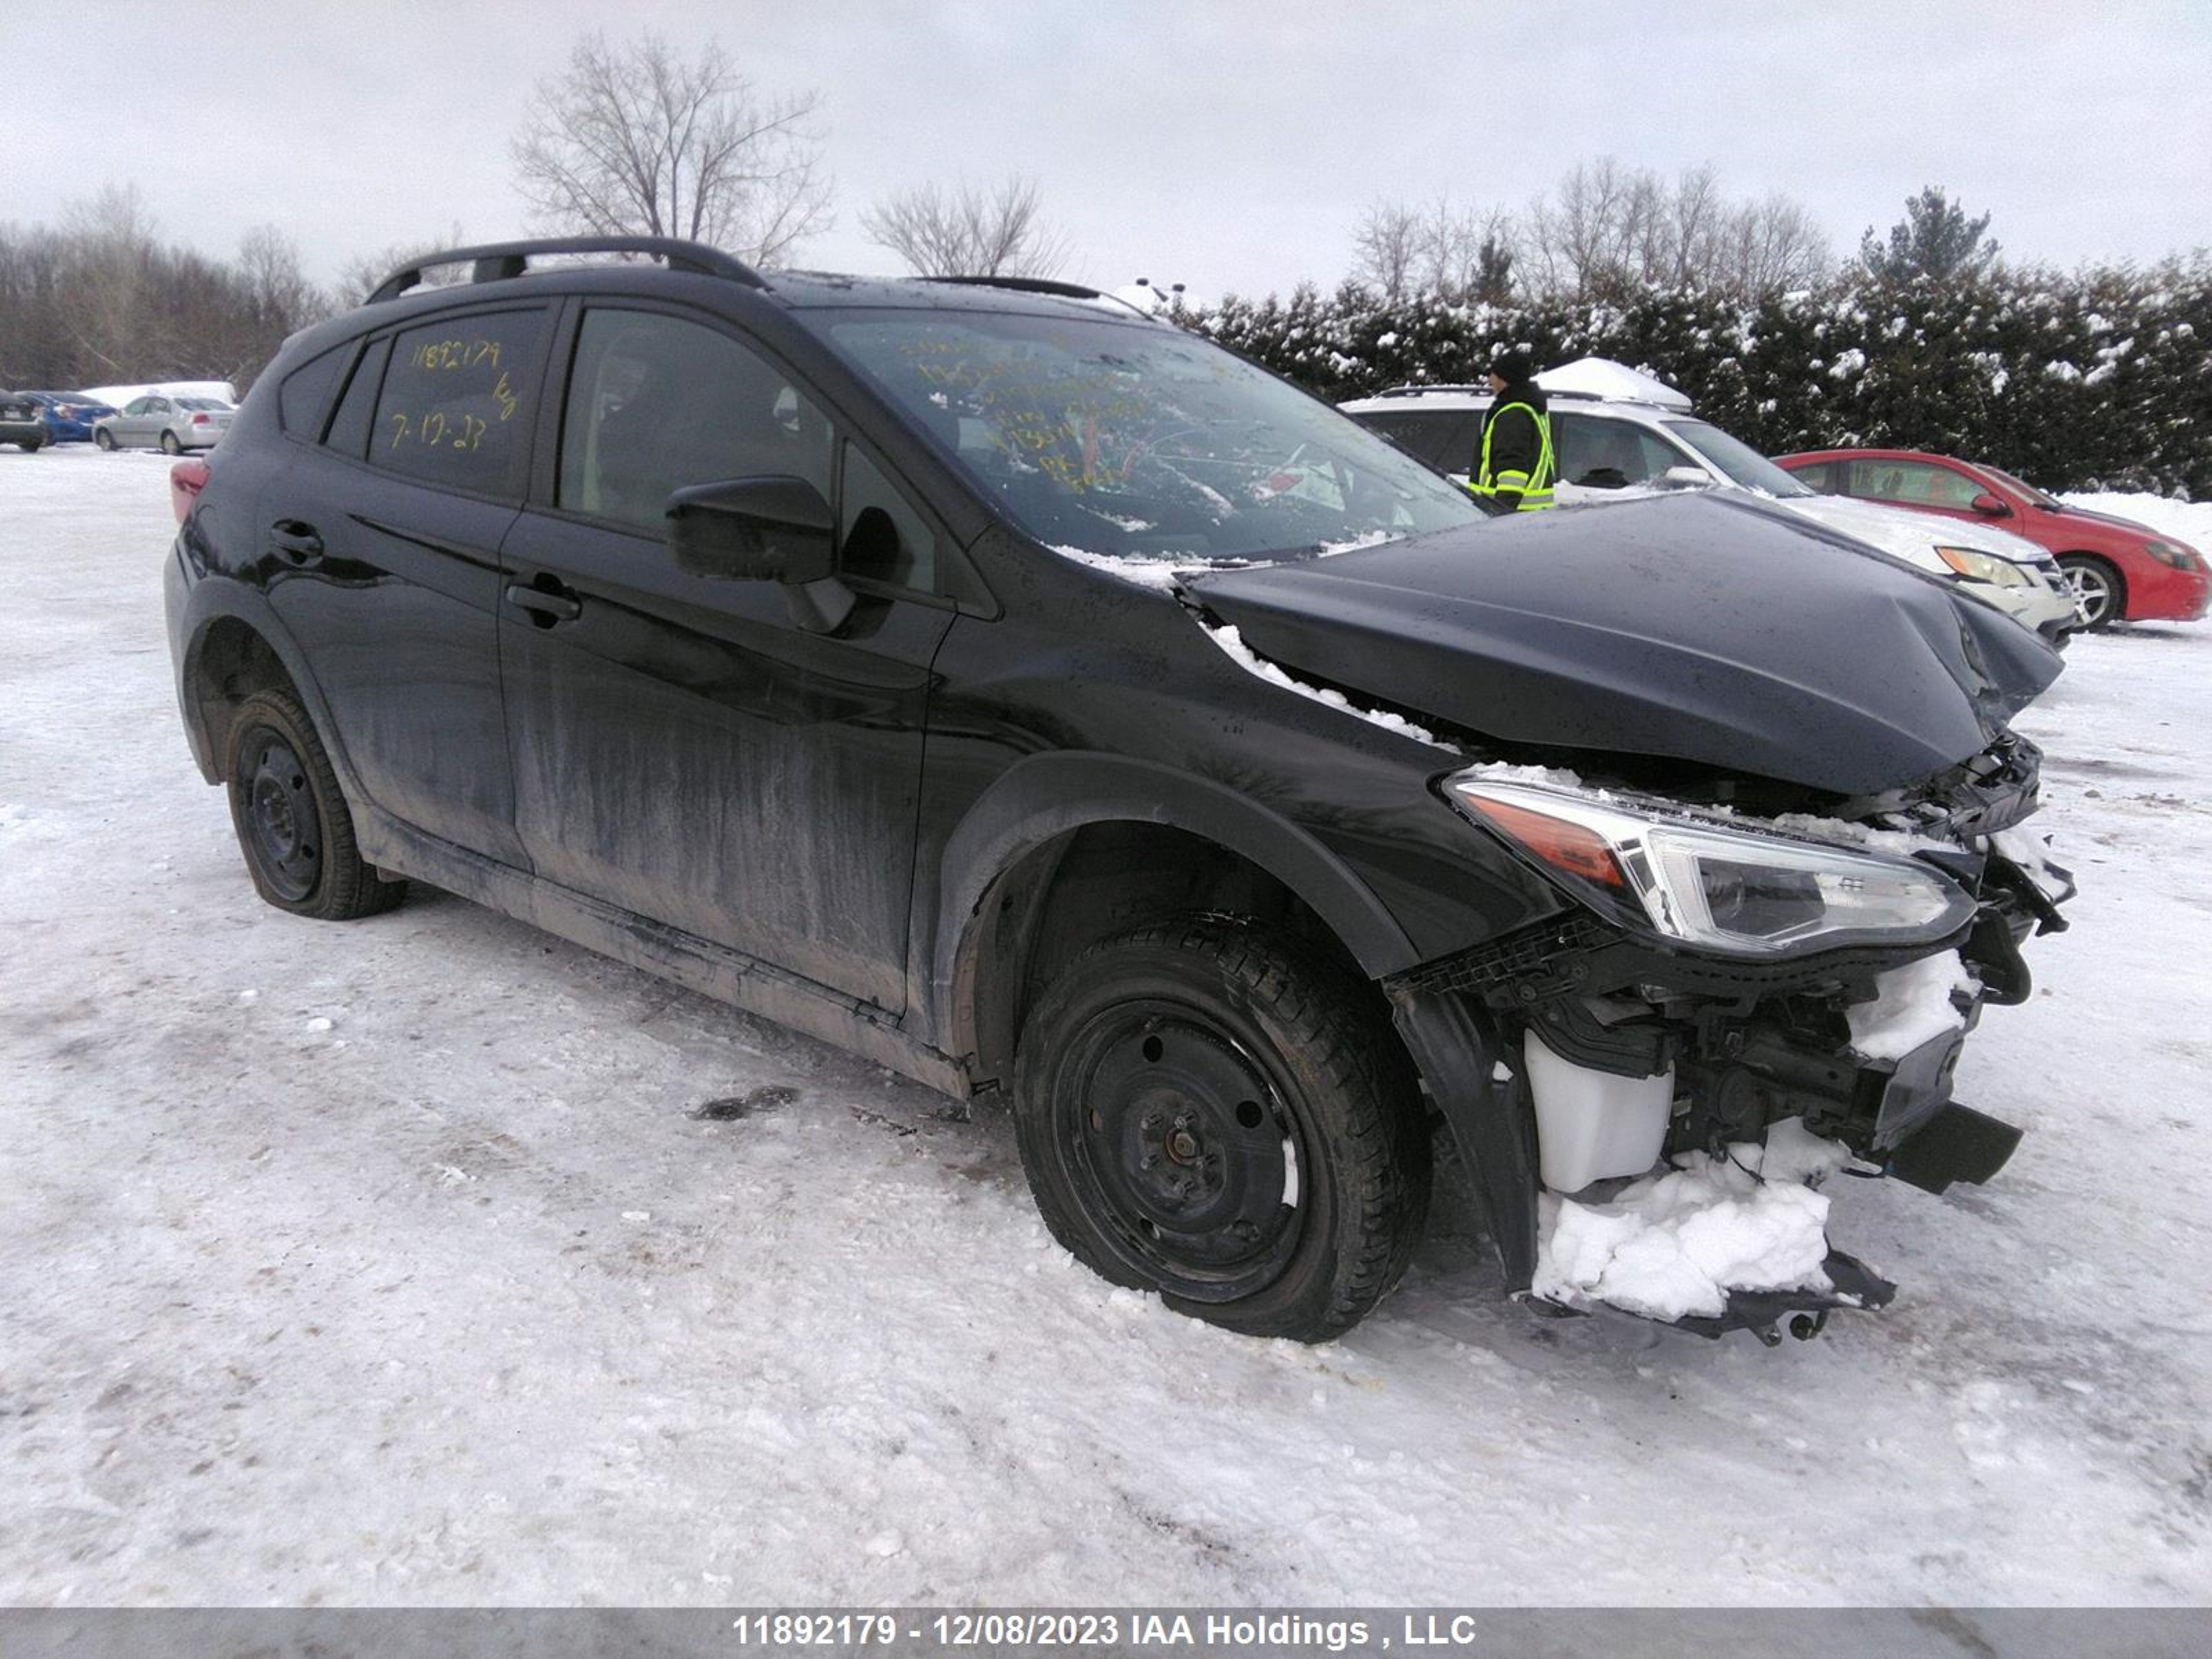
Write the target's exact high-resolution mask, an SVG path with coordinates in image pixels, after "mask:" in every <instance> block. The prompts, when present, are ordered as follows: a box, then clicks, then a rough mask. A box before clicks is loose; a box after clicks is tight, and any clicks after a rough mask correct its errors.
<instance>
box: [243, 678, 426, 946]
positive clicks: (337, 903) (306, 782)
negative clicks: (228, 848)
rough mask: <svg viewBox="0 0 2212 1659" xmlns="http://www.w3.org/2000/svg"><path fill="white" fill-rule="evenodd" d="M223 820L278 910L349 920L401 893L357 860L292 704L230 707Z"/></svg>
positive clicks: (267, 694) (326, 772)
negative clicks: (226, 806)
mask: <svg viewBox="0 0 2212 1659" xmlns="http://www.w3.org/2000/svg"><path fill="white" fill-rule="evenodd" d="M224 753H225V758H226V760H227V762H228V777H229V780H230V784H229V788H230V819H231V823H232V825H233V827H234V829H236V830H237V832H238V844H239V848H240V851H242V852H243V853H244V854H246V871H247V872H248V873H249V874H251V875H252V878H253V885H254V888H255V890H257V891H258V892H259V893H260V895H261V896H262V897H263V898H264V899H266V900H268V901H269V902H270V903H271V904H273V905H275V906H276V908H278V909H280V910H289V911H290V912H292V914H293V915H300V916H313V917H315V918H317V919H318V920H319V921H353V920H354V919H355V918H356V917H358V916H370V915H376V914H377V912H379V911H380V910H389V909H390V908H392V906H393V905H395V904H397V903H398V902H399V901H400V899H401V898H402V897H403V896H404V895H405V893H406V891H407V886H406V884H405V883H404V882H396V881H385V880H382V879H380V878H379V877H378V875H377V873H376V872H375V871H374V869H373V868H371V867H370V866H368V865H367V864H365V863H363V862H362V857H361V853H360V850H359V848H356V845H355V843H354V835H353V815H352V814H351V813H350V812H349V811H347V810H346V804H345V797H344V796H343V794H342V793H339V790H338V781H337V773H336V772H335V771H334V770H333V769H331V762H330V757H329V756H328V755H327V754H326V753H325V751H324V749H323V744H322V740H321V739H320V738H318V737H317V736H316V735H315V728H314V725H313V722H312V721H311V720H309V719H308V718H307V710H306V709H304V708H301V706H300V703H299V701H298V699H297V698H295V697H294V696H291V695H290V694H289V693H288V692H283V691H274V690H271V691H257V692H255V693H254V694H253V695H252V696H250V697H248V698H246V700H245V701H244V702H241V703H240V704H239V706H238V712H237V714H235V715H234V717H233V718H232V720H231V723H230V737H229V741H228V744H226V746H225V750H224Z"/></svg>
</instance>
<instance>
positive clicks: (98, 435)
mask: <svg viewBox="0 0 2212 1659" xmlns="http://www.w3.org/2000/svg"><path fill="white" fill-rule="evenodd" d="M92 441H93V447H94V448H96V449H109V450H112V449H113V448H114V447H115V435H114V434H113V433H112V432H110V431H108V430H107V429H106V428H105V427H103V428H100V430H99V431H97V432H95V433H94V434H93V435H92Z"/></svg>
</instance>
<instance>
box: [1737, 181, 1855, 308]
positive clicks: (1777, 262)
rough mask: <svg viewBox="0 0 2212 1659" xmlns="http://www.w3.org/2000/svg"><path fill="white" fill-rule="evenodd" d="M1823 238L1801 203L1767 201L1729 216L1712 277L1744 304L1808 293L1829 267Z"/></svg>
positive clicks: (1774, 198) (1780, 198)
mask: <svg viewBox="0 0 2212 1659" xmlns="http://www.w3.org/2000/svg"><path fill="white" fill-rule="evenodd" d="M1834 263H1835V259H1834V255H1833V254H1832V252H1830V251H1829V247H1828V236H1827V233H1826V231H1824V230H1822V229H1821V228H1820V222H1819V221H1818V220H1816V219H1814V217H1813V216H1812V213H1811V212H1810V211H1809V210H1808V209H1807V208H1806V207H1805V206H1804V204H1802V203H1800V202H1793V201H1791V200H1790V198H1789V197H1787V196H1782V195H1774V196H1769V197H1767V198H1766V199H1765V201H1763V202H1753V203H1747V204H1745V205H1744V206H1742V207H1741V208H1738V209H1737V210H1735V214H1734V215H1733V216H1731V217H1730V219H1729V227H1728V234H1727V236H1726V238H1725V240H1724V244H1723V247H1722V249H1721V254H1720V259H1719V265H1718V274H1719V276H1720V278H1721V280H1722V281H1723V282H1724V283H1727V284H1728V286H1729V288H1730V289H1733V290H1734V291H1735V292H1736V293H1738V294H1741V295H1744V296H1745V297H1746V298H1747V299H1754V300H1755V299H1759V298H1762V297H1764V296H1765V295H1771V294H1783V293H1786V292H1788V291H1789V290H1790V289H1802V288H1810V287H1812V286H1813V285H1814V283H1818V282H1820V280H1821V279H1822V278H1823V277H1825V276H1826V275H1827V274H1828V271H1829V270H1830V268H1831V267H1832V265H1833V264H1834Z"/></svg>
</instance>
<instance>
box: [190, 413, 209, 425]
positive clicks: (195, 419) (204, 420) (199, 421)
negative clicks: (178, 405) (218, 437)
mask: <svg viewBox="0 0 2212 1659" xmlns="http://www.w3.org/2000/svg"><path fill="white" fill-rule="evenodd" d="M208 420H209V417H208V416H205V415H195V416H192V424H193V425H194V426H205V425H207V424H208Z"/></svg>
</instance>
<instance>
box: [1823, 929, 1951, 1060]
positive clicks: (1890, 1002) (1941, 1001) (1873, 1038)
mask: <svg viewBox="0 0 2212 1659" xmlns="http://www.w3.org/2000/svg"><path fill="white" fill-rule="evenodd" d="M1979 984H1980V981H1978V980H1976V979H1975V977H1974V976H1973V975H1972V974H1970V973H1968V972H1967V971H1966V963H1963V962H1961V961H1960V960H1959V953H1958V952H1957V951H1941V952H1939V953H1938V954H1936V955H1935V956H1932V957H1921V958H1920V960H1919V961H1917V962H1908V963H1905V965H1904V966H1903V967H1901V968H1892V969H1888V970H1887V972H1885V973H1883V974H1881V975H1877V976H1876V978H1875V1000H1873V1001H1872V1002H1861V1003H1855V1004H1853V1005H1852V1006H1851V1007H1850V1009H1849V1010H1848V1011H1846V1012H1847V1017H1848V1018H1850V1023H1851V1047H1852V1048H1856V1049H1857V1050H1858V1051H1859V1052H1860V1053H1861V1054H1864V1055H1865V1056H1866V1057H1867V1058H1868V1059H1869V1060H1902V1059H1904V1058H1905V1055H1907V1054H1911V1052H1912V1051H1913V1050H1914V1049H1915V1048H1918V1047H1919V1046H1920V1045H1921V1044H1922V1043H1923V1042H1933V1041H1934V1040H1935V1039H1936V1038H1937V1037H1939V1036H1943V1035H1944V1034H1945V1033H1946V1032H1948V1031H1955V1030H1959V1029H1960V1027H1962V1026H1964V1025H1965V1024H1966V1016H1965V1015H1964V1014H1962V1013H1960V1012H1959V1010H1958V1009H1957V1008H1956V1007H1955V1006H1953V1004H1952V1001H1951V994H1952V993H1953V992H1954V991H1963V992H1965V993H1966V994H1967V995H1968V996H1972V994H1974V992H1975V991H1976V990H1977V989H1978V987H1979Z"/></svg>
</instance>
